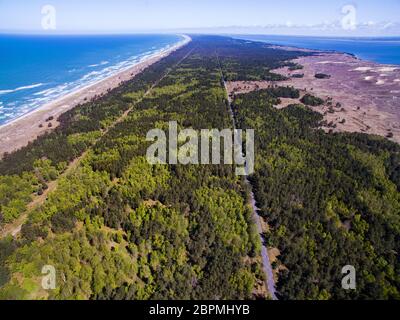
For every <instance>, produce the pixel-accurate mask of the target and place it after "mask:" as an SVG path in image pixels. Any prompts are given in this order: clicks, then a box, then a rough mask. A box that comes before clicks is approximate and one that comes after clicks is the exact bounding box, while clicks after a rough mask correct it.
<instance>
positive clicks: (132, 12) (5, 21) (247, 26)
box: [0, 0, 400, 35]
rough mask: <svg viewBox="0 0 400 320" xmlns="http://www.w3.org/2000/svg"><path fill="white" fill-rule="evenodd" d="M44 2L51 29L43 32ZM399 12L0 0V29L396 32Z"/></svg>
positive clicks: (398, 1)
mask: <svg viewBox="0 0 400 320" xmlns="http://www.w3.org/2000/svg"><path fill="white" fill-rule="evenodd" d="M44 5H52V6H53V7H54V8H55V10H56V30H47V31H43V28H42V18H43V15H42V13H41V10H42V7H43V6H44ZM345 5H350V6H352V7H354V8H355V10H356V11H355V13H356V16H355V18H356V20H355V21H356V27H355V28H352V29H351V30H343V28H341V21H342V19H343V17H344V15H345V14H344V13H342V8H343V7H344V6H345ZM399 12H400V0H384V1H382V0H358V1H341V0H329V1H322V0H302V1H299V0H272V1H271V0H46V1H42V0H0V31H3V32H35V33H36V32H54V33H56V32H58V33H103V32H112V33H119V32H139V31H140V32H142V31H175V30H176V29H178V30H181V31H183V32H186V31H196V30H198V31H199V32H202V31H210V32H226V33H229V32H233V31H234V30H236V31H237V32H238V33H271V34H273V33H283V34H286V33H287V34H307V33H308V34H315V35H321V32H323V33H324V34H327V35H330V34H338V35H339V34H340V35H342V34H343V35H347V34H348V35H368V34H371V35H400V32H399V30H400V27H399V25H400V14H399ZM236 31H235V32H236Z"/></svg>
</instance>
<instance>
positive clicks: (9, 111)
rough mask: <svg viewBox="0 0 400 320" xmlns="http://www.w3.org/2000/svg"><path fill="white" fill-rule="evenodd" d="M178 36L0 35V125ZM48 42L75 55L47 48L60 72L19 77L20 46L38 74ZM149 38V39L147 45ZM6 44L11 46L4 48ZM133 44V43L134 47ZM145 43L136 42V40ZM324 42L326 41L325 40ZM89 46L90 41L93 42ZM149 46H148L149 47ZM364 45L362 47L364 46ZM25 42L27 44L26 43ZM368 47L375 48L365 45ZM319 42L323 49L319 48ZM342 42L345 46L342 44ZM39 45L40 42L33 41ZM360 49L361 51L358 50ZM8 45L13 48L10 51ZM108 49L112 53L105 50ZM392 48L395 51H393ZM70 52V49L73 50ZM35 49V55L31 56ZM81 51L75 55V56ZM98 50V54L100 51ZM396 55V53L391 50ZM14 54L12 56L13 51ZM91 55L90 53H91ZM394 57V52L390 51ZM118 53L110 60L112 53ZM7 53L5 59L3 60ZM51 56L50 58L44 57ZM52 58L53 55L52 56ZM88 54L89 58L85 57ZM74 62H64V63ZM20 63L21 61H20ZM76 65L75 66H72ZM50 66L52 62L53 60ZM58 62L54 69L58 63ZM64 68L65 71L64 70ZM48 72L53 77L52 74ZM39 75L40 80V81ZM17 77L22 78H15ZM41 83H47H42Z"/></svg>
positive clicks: (377, 58)
mask: <svg viewBox="0 0 400 320" xmlns="http://www.w3.org/2000/svg"><path fill="white" fill-rule="evenodd" d="M229 36H230V37H232V38H237V39H243V40H249V41H261V42H265V43H269V44H273V45H279V46H291V47H297V48H301V49H311V50H322V51H335V52H342V53H347V54H352V55H354V56H356V57H358V58H360V59H362V60H367V61H372V62H375V63H379V64H395V65H397V64H398V65H400V52H399V55H398V56H395V57H394V58H393V56H392V51H391V50H392V49H393V46H389V47H390V50H386V51H385V50H383V51H380V50H379V46H380V45H382V43H384V44H387V43H393V42H394V43H395V44H397V43H400V37H331V36H326V37H318V36H286V35H229ZM182 37H183V36H182V34H179V33H177V34H149V33H137V34H129V33H127V34H124V33H120V34H101V33H98V34H51V35H45V34H40V33H37V34H35V33H31V34H28V33H26V34H25V33H24V34H22V33H21V34H20V33H13V34H11V33H10V34H0V49H2V47H3V46H4V48H5V47H6V45H7V47H8V48H9V50H4V48H3V49H2V51H3V52H6V54H5V59H4V58H3V59H2V60H1V61H0V126H3V125H6V124H9V123H12V122H13V121H15V120H17V119H19V118H21V117H23V116H25V115H27V114H29V113H31V112H33V111H36V110H38V109H39V108H40V107H42V106H44V105H46V104H48V103H51V102H53V101H55V100H58V99H60V98H62V97H64V96H66V95H68V94H71V93H74V92H77V91H79V90H81V89H82V88H85V87H88V86H90V85H93V84H95V83H97V82H99V81H102V80H104V79H106V78H108V77H110V76H113V75H115V74H118V73H119V72H122V71H124V70H126V69H128V68H130V67H132V66H134V65H136V64H138V63H140V62H142V61H144V60H146V59H148V58H149V57H151V56H153V55H156V54H157V53H159V52H161V51H163V50H166V49H168V48H170V47H172V46H174V45H176V44H177V43H179V42H180V41H182V39H183V38H182ZM48 39H51V40H52V41H51V42H54V41H56V42H57V40H60V39H61V40H62V39H68V40H69V41H70V42H72V43H70V44H67V45H65V44H63V46H62V49H65V48H67V49H68V48H69V49H68V50H73V53H74V54H75V55H72V56H71V57H69V58H67V60H62V59H64V58H66V56H63V54H61V58H60V57H59V56H57V55H59V54H60V52H58V51H57V50H58V49H57V48H54V47H53V48H51V45H50V48H51V49H52V50H53V51H52V54H53V56H48V55H47V54H44V58H43V60H42V62H43V65H44V66H47V65H48V60H47V58H49V59H50V60H54V59H57V58H60V60H59V61H56V67H57V65H58V67H60V68H61V70H57V69H53V70H51V71H50V72H49V70H47V74H46V72H42V73H40V72H36V73H35V70H30V72H28V73H24V72H23V71H24V70H23V66H21V56H19V57H18V51H19V53H21V48H20V47H21V46H22V47H23V46H24V45H26V44H25V43H28V44H27V45H28V47H29V46H31V47H29V48H28V49H30V50H32V49H33V52H32V51H31V52H32V55H33V56H34V57H35V58H39V64H38V63H36V64H35V63H32V62H31V61H26V62H27V63H28V64H29V67H31V68H32V66H35V68H36V69H40V68H41V67H42V66H41V65H40V59H41V58H42V57H41V55H40V52H41V51H43V52H44V50H46V47H44V48H43V47H41V46H39V47H38V46H35V40H37V41H46V40H48ZM84 39H86V40H91V41H92V45H93V47H90V46H86V44H85V45H84V47H83V48H79V47H78V48H76V47H75V45H76V44H75V43H74V40H77V41H78V46H79V45H82V43H80V44H79V42H80V40H84ZM113 39H114V40H118V43H119V42H121V41H122V44H121V45H120V46H115V47H114V48H113V45H111V47H110V46H109V45H110V40H113ZM150 39H152V40H150ZM9 40H11V41H13V40H14V43H11V47H10V43H9ZM96 40H98V41H101V40H104V41H106V42H107V45H108V47H107V48H104V47H100V51H96V49H98V48H96V45H97V43H96ZM138 40H139V43H138V42H137V41H138ZM143 40H144V41H145V42H143V43H140V41H143ZM327 40H329V41H327ZM93 41H94V42H93ZM146 41H147V43H146ZM149 41H150V42H149ZM366 41H368V42H369V44H368V46H367V47H365V46H364V44H365V42H366ZM29 42H30V43H29ZM371 42H372V43H373V44H375V45H372V46H371ZM321 43H322V44H323V45H321ZM343 43H345V44H343ZM39 44H40V42H39ZM360 44H361V49H362V50H361V51H360ZM13 45H14V47H13ZM110 48H112V49H110ZM396 48H397V47H396ZM75 49H76V50H75ZM35 50H36V51H35ZM79 50H81V51H79ZM102 50H103V51H102ZM397 50H399V51H400V49H397ZM16 51H17V52H16ZM93 51H96V53H93ZM376 51H379V52H380V54H379V55H374V54H370V55H368V52H376ZM396 52H397V51H396ZM115 53H118V54H117V55H116V56H115V55H114V56H113V57H110V56H112V55H113V54H115ZM7 54H8V56H7ZM50 54H51V53H50ZM54 55H55V56H54ZM88 55H89V56H88ZM11 56H12V57H15V62H16V63H18V68H19V70H18V68H17V71H16V72H15V70H14V67H15V66H14V65H13V63H12V61H11V62H10V61H9V60H10V59H9V60H7V58H10V57H11ZM71 58H72V59H75V60H76V61H70V60H69V59H71ZM22 60H24V59H22ZM78 60H79V61H78ZM53 62H54V61H53ZM58 63H59V64H58ZM66 65H68V67H69V68H68V70H65V69H64V67H65V66H66ZM52 71H53V72H52ZM40 74H42V76H43V77H40ZM21 75H23V76H22V77H21ZM26 75H28V77H26ZM46 79H51V80H50V81H47V80H46ZM55 79H56V80H55Z"/></svg>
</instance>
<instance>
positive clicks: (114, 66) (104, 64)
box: [0, 35, 183, 125]
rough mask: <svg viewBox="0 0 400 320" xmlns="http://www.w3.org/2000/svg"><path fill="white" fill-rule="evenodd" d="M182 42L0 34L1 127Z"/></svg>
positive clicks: (164, 37)
mask: <svg viewBox="0 0 400 320" xmlns="http://www.w3.org/2000/svg"><path fill="white" fill-rule="evenodd" d="M182 39H183V38H182V36H178V35H109V36H104V35H102V36H38V35H29V36H28V35H0V125H2V124H5V123H7V122H10V121H12V120H14V119H16V118H18V117H20V116H22V115H24V114H26V113H28V112H30V111H33V110H35V109H37V108H39V107H40V106H42V105H43V104H46V103H48V102H50V101H53V100H54V99H57V98H59V97H61V96H63V95H65V94H68V93H70V92H72V91H75V90H77V89H79V88H82V87H85V86H87V85H89V84H92V83H95V82H97V81H99V80H102V79H105V78H106V77H108V76H110V75H112V74H115V73H117V72H119V71H122V70H124V69H127V68H129V67H131V66H133V65H135V64H137V63H138V62H140V61H142V60H143V59H145V58H146V57H148V56H151V55H154V54H156V53H157V52H159V51H162V50H164V49H167V48H169V47H171V46H173V45H175V44H177V43H178V42H180V41H182Z"/></svg>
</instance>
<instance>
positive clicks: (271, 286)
mask: <svg viewBox="0 0 400 320" xmlns="http://www.w3.org/2000/svg"><path fill="white" fill-rule="evenodd" d="M216 56H217V59H218V63H219V66H220V70H221V78H222V81H223V83H224V87H225V92H226V96H227V99H228V103H229V112H230V114H231V119H232V123H233V128H234V129H236V121H235V116H234V113H233V109H232V100H231V97H230V96H229V91H228V87H227V85H226V81H225V78H224V73H223V69H222V66H221V62H220V60H219V57H218V54H217V53H216ZM245 181H246V184H247V185H248V186H249V188H250V190H251V191H250V205H251V209H252V211H253V220H254V223H255V224H256V225H257V231H258V234H259V236H260V241H261V257H262V264H263V271H264V274H265V276H266V285H267V289H268V292H269V294H270V295H271V298H272V300H278V298H277V296H276V290H275V280H274V275H273V273H272V266H271V262H270V260H269V256H268V249H267V246H266V245H265V243H264V238H263V230H262V226H261V219H262V217H260V215H259V214H258V208H257V205H256V200H255V198H254V193H253V191H252V190H253V188H252V185H251V183H250V181H249V179H248V177H247V176H246V178H245Z"/></svg>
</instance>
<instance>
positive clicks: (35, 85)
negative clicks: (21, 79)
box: [0, 83, 43, 94]
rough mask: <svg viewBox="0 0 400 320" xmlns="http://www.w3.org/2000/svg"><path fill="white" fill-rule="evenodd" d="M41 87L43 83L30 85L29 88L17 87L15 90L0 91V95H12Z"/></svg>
mask: <svg viewBox="0 0 400 320" xmlns="http://www.w3.org/2000/svg"><path fill="white" fill-rule="evenodd" d="M42 85H43V83H36V84H32V85H30V86H23V87H19V88H16V89H9V90H0V94H7V93H13V92H17V91H21V90H27V89H33V88H37V87H41V86H42Z"/></svg>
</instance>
